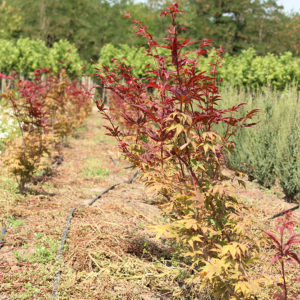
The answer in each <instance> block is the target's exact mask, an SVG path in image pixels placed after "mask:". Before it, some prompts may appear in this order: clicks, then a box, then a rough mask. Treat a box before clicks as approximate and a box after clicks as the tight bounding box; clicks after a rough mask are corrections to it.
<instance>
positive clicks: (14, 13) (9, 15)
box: [0, 0, 23, 39]
mask: <svg viewBox="0 0 300 300" xmlns="http://www.w3.org/2000/svg"><path fill="white" fill-rule="evenodd" d="M20 12H21V11H20V9H19V8H17V7H13V6H11V5H8V4H7V1H5V0H4V1H1V5H0V38H7V39H9V38H11V37H15V36H17V35H18V34H19V32H20V31H21V30H22V23H23V20H22V17H21V16H20Z"/></svg>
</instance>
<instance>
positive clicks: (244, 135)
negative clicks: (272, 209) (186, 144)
mask: <svg viewBox="0 0 300 300" xmlns="http://www.w3.org/2000/svg"><path fill="white" fill-rule="evenodd" d="M222 97H223V103H222V105H224V106H226V107H227V106H232V105H236V104H238V103H241V102H244V101H247V107H246V108H244V109H243V112H244V113H245V112H246V109H253V108H258V109H259V110H260V112H259V114H258V115H257V117H256V120H257V121H258V124H257V125H256V126H255V128H251V129H249V130H245V129H242V130H241V131H239V132H238V133H237V135H236V136H235V137H234V138H233V141H234V143H235V145H236V148H235V151H234V153H232V154H230V155H229V156H228V161H227V164H228V165H229V167H230V168H233V169H237V170H241V171H243V172H246V173H248V174H249V177H250V179H256V180H257V181H258V183H259V184H261V185H263V186H265V187H267V188H270V187H272V186H273V185H274V184H278V185H280V187H281V189H282V190H283V192H284V194H285V197H286V199H287V200H288V201H294V202H300V102H299V91H297V90H296V89H295V88H293V89H286V90H284V91H280V92H279V91H274V90H271V89H270V88H264V89H262V90H261V91H258V92H255V93H249V92H247V91H245V90H244V89H241V90H240V91H238V90H237V89H235V88H225V89H223V90H222ZM223 130H224V128H223Z"/></svg>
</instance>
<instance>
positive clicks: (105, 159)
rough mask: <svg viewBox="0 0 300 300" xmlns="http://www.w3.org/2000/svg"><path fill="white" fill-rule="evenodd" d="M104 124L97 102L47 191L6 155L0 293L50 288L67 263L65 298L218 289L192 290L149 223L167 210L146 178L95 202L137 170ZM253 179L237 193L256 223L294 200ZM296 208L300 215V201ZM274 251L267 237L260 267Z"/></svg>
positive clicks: (44, 293) (1, 181)
mask: <svg viewBox="0 0 300 300" xmlns="http://www.w3.org/2000/svg"><path fill="white" fill-rule="evenodd" d="M102 125H103V124H102V121H101V118H99V113H96V112H93V114H92V116H91V117H90V118H89V119H88V121H87V123H86V124H85V126H84V127H82V128H81V129H80V130H79V131H77V132H76V135H75V137H73V138H72V139H70V140H69V141H68V143H67V144H66V145H65V147H64V149H63V157H64V161H63V163H62V164H61V165H60V166H58V167H57V168H56V169H55V172H54V174H53V176H52V177H51V178H49V179H48V180H47V181H46V182H45V183H43V185H42V188H43V190H44V192H47V193H44V194H42V193H41V194H40V195H29V196H21V195H19V194H18V193H17V186H16V185H15V183H14V179H13V178H11V177H9V176H8V175H7V174H6V172H5V169H3V166H2V165H1V177H0V199H1V202H0V215H1V223H2V224H1V227H6V228H7V234H6V235H5V237H4V241H5V242H4V245H3V247H2V248H1V249H0V287H1V288H0V299H48V298H51V293H52V290H53V282H54V278H55V277H56V274H57V272H58V271H61V279H60V284H59V287H58V296H57V299H213V297H212V296H210V295H209V292H208V295H204V294H203V295H201V296H200V295H195V294H193V289H192V287H188V286H187V285H186V284H185V283H184V279H185V278H186V277H187V276H188V275H187V267H186V265H185V264H184V263H183V260H182V259H180V258H178V257H176V256H175V255H174V254H173V253H174V248H173V247H174V246H172V245H168V244H167V243H166V242H165V241H164V240H162V241H156V240H155V238H154V235H153V233H151V232H149V230H148V226H149V225H152V224H157V223H159V222H164V221H166V220H165V219H164V218H163V216H162V215H161V213H160V209H159V207H158V205H157V204H158V203H159V199H156V198H155V197H153V196H152V195H151V194H147V193H146V191H145V189H144V187H143V186H142V185H141V184H139V183H138V182H137V181H134V182H133V184H121V185H119V186H118V187H116V188H115V189H114V190H112V191H110V192H109V193H107V194H105V195H104V196H103V197H102V198H101V199H99V200H98V201H96V202H95V204H94V205H93V206H91V207H87V203H88V202H89V201H90V200H91V199H93V198H94V197H95V196H97V195H99V194H100V193H101V192H102V191H103V190H104V189H105V188H107V187H108V186H110V185H111V184H113V183H119V182H122V181H124V180H126V179H128V178H129V177H130V176H132V175H133V173H134V171H133V170H131V169H124V167H126V166H128V163H127V162H124V161H123V160H122V157H121V156H120V153H119V152H118V151H117V150H116V147H115V144H114V142H113V140H112V139H110V138H109V137H107V136H105V135H104V130H103V127H102ZM112 158H113V160H114V161H115V163H116V164H114V163H113V161H112ZM236 187H238V185H236ZM247 188H248V190H244V189H242V188H241V187H238V188H237V190H236V193H237V195H238V197H239V198H240V199H241V200H242V201H243V202H244V203H245V204H246V205H247V206H248V207H249V208H250V213H251V215H253V216H254V217H255V218H254V219H255V225H254V227H257V228H261V229H269V228H274V222H275V221H272V220H269V218H270V217H271V216H272V215H274V214H276V213H278V212H279V211H281V210H283V209H288V208H291V207H293V206H294V205H293V204H289V203H286V202H284V201H283V194H282V192H281V190H280V189H279V188H273V190H263V189H261V188H259V187H258V185H257V184H256V183H255V182H247ZM74 207H76V208H77V210H76V211H75V214H74V216H73V218H72V220H71V226H70V231H69V233H68V236H67V241H66V245H65V249H64V252H63V259H62V261H60V262H57V261H56V258H57V254H58V251H59V243H60V240H61V237H62V233H63V230H64V227H65V223H66V218H67V216H68V214H69V213H70V211H71V209H72V208H74ZM295 216H296V217H297V218H298V220H299V219H300V212H299V210H298V211H295ZM268 253H269V254H268ZM271 254H272V253H270V251H269V249H268V248H267V246H266V248H265V250H264V251H263V257H264V258H263V260H262V261H261V262H258V264H257V270H255V271H256V273H259V272H261V271H262V270H264V269H266V268H267V266H268V264H269V261H270V260H269V257H270V256H271ZM290 268H291V271H292V269H293V268H292V267H290ZM297 287H299V286H295V287H294V289H297ZM1 297H2V298H1Z"/></svg>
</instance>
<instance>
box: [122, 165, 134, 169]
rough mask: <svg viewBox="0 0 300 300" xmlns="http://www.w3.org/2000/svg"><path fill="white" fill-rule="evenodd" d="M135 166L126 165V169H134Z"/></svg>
mask: <svg viewBox="0 0 300 300" xmlns="http://www.w3.org/2000/svg"><path fill="white" fill-rule="evenodd" d="M134 167H135V165H132V166H128V167H125V168H124V169H125V170H126V169H133V168H134Z"/></svg>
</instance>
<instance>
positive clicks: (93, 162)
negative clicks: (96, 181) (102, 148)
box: [82, 159, 109, 178]
mask: <svg viewBox="0 0 300 300" xmlns="http://www.w3.org/2000/svg"><path fill="white" fill-rule="evenodd" d="M100 164H101V161H100V160H98V159H88V160H87V163H86V166H85V168H84V170H83V171H82V175H83V176H84V177H88V178H89V177H107V176H109V170H105V169H102V168H101V167H100V166H99V165H100Z"/></svg>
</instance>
